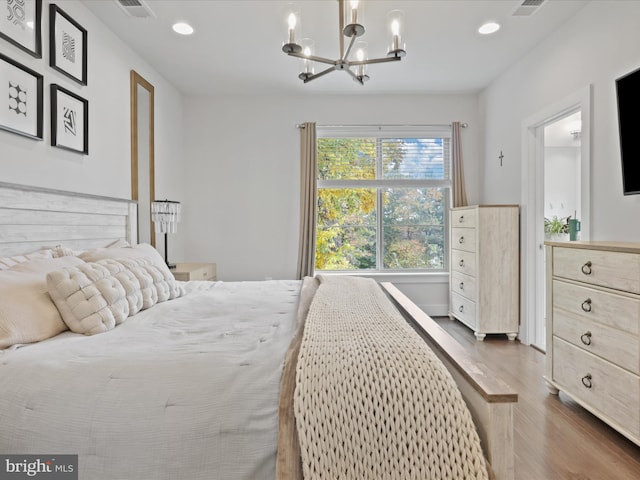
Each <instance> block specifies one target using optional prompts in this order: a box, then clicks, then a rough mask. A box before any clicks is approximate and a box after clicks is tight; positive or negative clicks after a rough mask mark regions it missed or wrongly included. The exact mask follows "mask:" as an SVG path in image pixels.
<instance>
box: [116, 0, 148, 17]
mask: <svg viewBox="0 0 640 480" xmlns="http://www.w3.org/2000/svg"><path fill="white" fill-rule="evenodd" d="M115 2H116V3H117V4H118V5H119V6H120V8H122V10H124V12H125V13H126V14H127V16H129V17H136V18H149V17H155V16H156V15H155V13H153V11H152V10H151V8H150V7H149V5H147V2H145V1H144V0H115Z"/></svg>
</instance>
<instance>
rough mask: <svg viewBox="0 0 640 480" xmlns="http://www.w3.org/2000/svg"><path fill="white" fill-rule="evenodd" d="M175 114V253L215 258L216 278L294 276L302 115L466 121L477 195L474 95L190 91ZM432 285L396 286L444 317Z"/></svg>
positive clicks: (328, 121)
mask: <svg viewBox="0 0 640 480" xmlns="http://www.w3.org/2000/svg"><path fill="white" fill-rule="evenodd" d="M345 81H347V80H346V79H345ZM184 118H185V124H184V135H185V153H186V155H185V156H186V158H187V159H188V160H187V163H186V184H187V191H186V193H185V204H184V210H183V211H184V215H185V222H184V227H185V231H184V234H185V235H186V237H187V238H186V240H185V242H186V244H185V247H186V248H185V252H186V256H185V258H184V259H183V260H189V261H215V262H216V263H217V267H218V276H219V278H220V279H222V280H261V279H264V278H267V277H271V278H294V277H295V274H296V257H297V252H298V225H299V195H300V193H299V192H300V190H299V185H300V179H299V176H300V169H299V161H300V160H299V157H300V141H299V138H300V135H299V131H298V129H297V128H296V124H299V123H302V122H305V121H315V122H316V123H317V124H319V125H361V124H376V123H382V124H434V123H435V124H443V123H451V122H452V121H456V120H459V121H462V122H467V123H469V128H467V129H464V130H463V134H462V136H463V149H464V154H465V161H466V166H465V174H466V175H467V183H468V192H467V193H468V196H469V201H470V202H475V201H477V200H478V198H479V183H478V178H479V176H480V173H481V172H480V169H479V163H478V157H479V155H478V152H479V131H480V129H479V127H478V115H477V97H476V96H475V95H453V96H442V95H439V96H428V95H424V96H368V95H356V96H353V95H349V96H347V95H335V96H328V95H309V96H300V97H295V96H215V97H201V96H192V97H186V99H185V115H184ZM179 234H180V233H179ZM396 280H397V281H400V282H401V281H402V279H396ZM432 280H433V279H432ZM412 281H413V280H412ZM435 282H436V283H431V284H429V285H430V286H429V287H428V288H427V289H424V288H422V285H421V284H420V285H418V286H416V285H415V284H412V285H413V287H412V286H410V285H406V286H405V288H404V291H405V293H407V294H408V295H410V291H411V289H412V288H413V289H414V291H415V292H417V293H422V292H425V291H427V290H429V291H435V292H436V294H435V295H432V296H431V297H430V298H429V299H428V300H422V301H420V300H416V301H418V303H420V304H421V305H423V306H424V305H425V302H429V303H433V304H437V305H439V307H438V308H440V314H443V313H446V305H447V303H448V300H447V291H446V282H447V278H446V277H444V278H442V276H441V278H439V279H437V280H436V281H435ZM413 298H414V300H415V298H416V297H415V295H413ZM442 310H444V311H442ZM431 311H433V310H431Z"/></svg>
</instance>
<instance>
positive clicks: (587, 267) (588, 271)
mask: <svg viewBox="0 0 640 480" xmlns="http://www.w3.org/2000/svg"><path fill="white" fill-rule="evenodd" d="M582 273H584V274H585V275H591V262H587V263H585V264H584V265H582Z"/></svg>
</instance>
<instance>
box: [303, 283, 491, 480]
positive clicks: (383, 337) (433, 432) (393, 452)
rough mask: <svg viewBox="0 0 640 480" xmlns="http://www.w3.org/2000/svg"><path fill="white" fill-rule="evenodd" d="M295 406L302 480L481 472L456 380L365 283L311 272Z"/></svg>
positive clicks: (473, 475)
mask: <svg viewBox="0 0 640 480" xmlns="http://www.w3.org/2000/svg"><path fill="white" fill-rule="evenodd" d="M294 409H295V419H296V424H297V430H298V436H299V441H300V450H301V457H302V469H303V474H304V478H305V479H306V480H312V479H326V480H351V479H352V480H367V479H371V480H380V479H399V480H407V479H431V480H438V479H452V480H454V479H455V480H461V479H487V478H488V475H487V469H486V465H485V459H484V457H483V454H482V450H481V447H480V441H479V439H478V435H477V432H476V430H475V427H474V425H473V421H472V419H471V414H470V413H469V410H468V409H467V407H466V405H465V403H464V401H463V399H462V397H461V395H460V392H459V390H458V389H457V387H456V385H455V382H454V381H453V379H452V378H451V376H450V374H449V372H448V371H447V370H446V368H445V367H444V365H443V364H442V363H441V362H440V360H439V359H438V358H437V357H436V355H435V354H434V353H433V352H432V351H431V349H430V348H429V347H428V346H427V345H426V344H425V342H424V340H422V338H421V337H420V336H419V335H418V334H417V333H416V332H415V331H414V330H413V329H412V328H411V326H410V325H408V324H407V322H406V320H405V319H404V318H403V317H402V315H401V314H400V313H399V312H398V311H397V310H396V309H395V307H394V306H393V305H392V304H391V302H390V301H389V300H388V299H387V298H386V296H385V294H384V293H383V292H382V290H381V289H380V287H379V286H378V285H377V283H376V282H375V281H373V280H370V279H362V278H354V277H337V276H333V277H329V276H326V277H320V286H319V288H318V291H317V292H316V295H315V297H314V299H313V302H312V304H311V306H310V309H309V314H308V316H307V319H306V325H305V327H304V335H303V337H302V343H301V345H300V354H299V357H298V364H297V369H296V389H295V397H294Z"/></svg>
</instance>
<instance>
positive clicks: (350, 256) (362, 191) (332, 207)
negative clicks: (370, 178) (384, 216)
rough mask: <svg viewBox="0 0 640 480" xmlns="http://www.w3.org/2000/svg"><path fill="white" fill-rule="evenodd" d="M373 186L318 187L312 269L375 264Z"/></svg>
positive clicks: (345, 268)
mask: <svg viewBox="0 0 640 480" xmlns="http://www.w3.org/2000/svg"><path fill="white" fill-rule="evenodd" d="M376 228H377V227H376V190H375V189H370V188H357V189H356V188H346V189H330V188H320V189H318V224H317V228H316V269H318V270H361V269H373V268H376Z"/></svg>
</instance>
